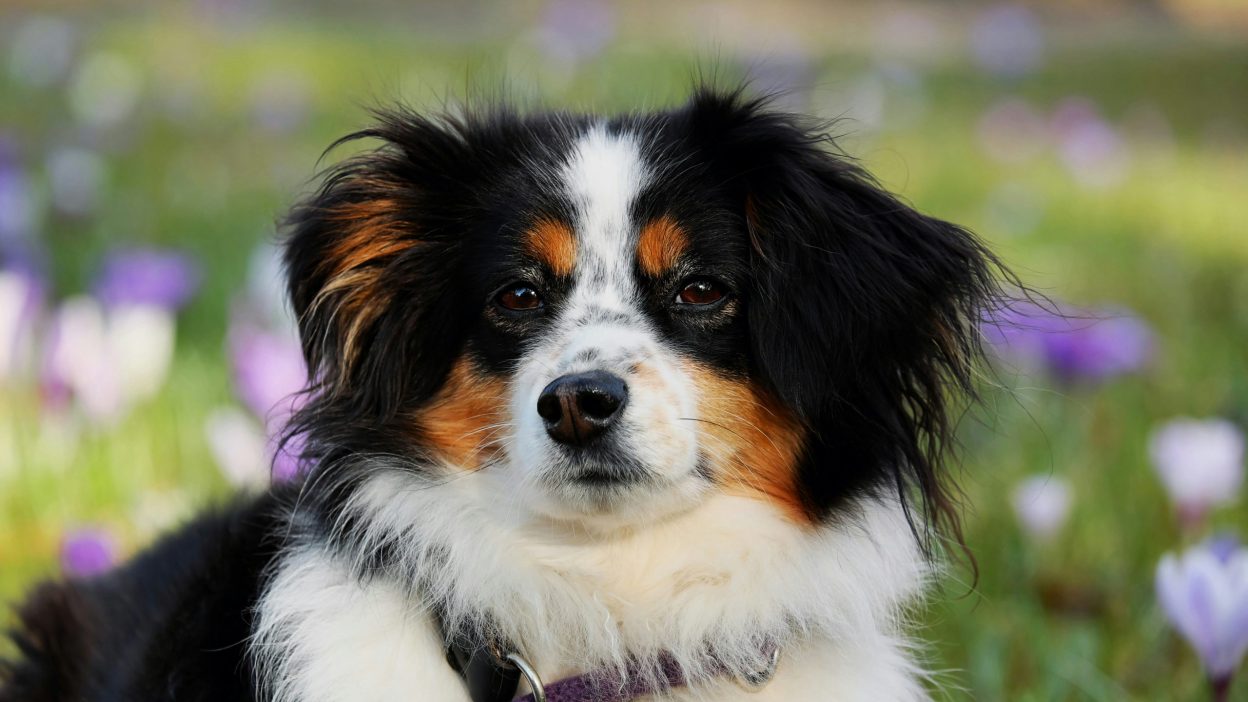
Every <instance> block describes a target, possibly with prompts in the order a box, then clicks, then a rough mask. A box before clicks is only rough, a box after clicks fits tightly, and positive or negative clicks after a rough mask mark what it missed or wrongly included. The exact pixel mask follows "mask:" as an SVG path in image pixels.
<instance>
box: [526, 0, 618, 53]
mask: <svg viewBox="0 0 1248 702" xmlns="http://www.w3.org/2000/svg"><path fill="white" fill-rule="evenodd" d="M614 37H615V11H614V9H613V8H612V7H611V3H610V2H609V1H608V0H549V1H548V2H547V3H546V7H545V9H544V10H543V11H542V14H541V18H540V19H539V21H538V27H537V30H536V36H535V41H536V42H537V46H538V48H539V49H540V50H541V51H542V52H543V53H545V54H546V56H547V58H548V59H550V60H552V61H570V62H576V61H581V60H585V59H589V58H593V57H594V56H596V55H598V54H599V53H600V52H601V51H602V50H603V49H605V48H607V45H608V44H610V43H611V39H612V38H614Z"/></svg>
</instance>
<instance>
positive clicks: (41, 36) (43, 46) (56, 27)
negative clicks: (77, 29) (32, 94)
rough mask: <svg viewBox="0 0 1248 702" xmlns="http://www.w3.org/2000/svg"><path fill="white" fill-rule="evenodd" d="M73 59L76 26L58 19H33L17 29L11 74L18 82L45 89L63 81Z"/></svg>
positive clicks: (13, 46) (10, 59)
mask: <svg viewBox="0 0 1248 702" xmlns="http://www.w3.org/2000/svg"><path fill="white" fill-rule="evenodd" d="M73 59H74V28H73V26H72V25H70V24H69V23H68V22H66V21H65V20H62V19H58V18H56V17H31V18H30V19H27V20H25V21H24V22H22V23H21V24H20V25H18V27H17V32H16V34H15V35H14V37H13V44H12V53H11V54H10V55H9V70H10V71H11V72H12V74H13V77H14V78H16V79H17V80H18V81H19V82H22V83H25V84H26V85H30V86H35V87H45V86H48V85H51V84H53V83H55V82H57V81H59V80H61V79H62V78H64V77H65V75H66V74H67V73H68V72H69V66H70V63H71V62H72V61H73Z"/></svg>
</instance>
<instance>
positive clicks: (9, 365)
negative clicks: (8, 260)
mask: <svg viewBox="0 0 1248 702" xmlns="http://www.w3.org/2000/svg"><path fill="white" fill-rule="evenodd" d="M43 296H44V290H43V282H42V281H41V280H40V279H39V278H38V277H36V276H35V275H34V274H33V273H30V272H27V271H23V270H19V269H0V381H4V380H8V379H11V378H14V377H16V376H18V375H20V374H21V373H22V371H23V370H25V369H26V366H27V364H28V363H29V362H30V359H31V353H32V350H33V348H34V335H35V322H36V320H37V319H38V317H39V315H40V311H41V309H42V307H43Z"/></svg>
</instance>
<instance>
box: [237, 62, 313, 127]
mask: <svg viewBox="0 0 1248 702" xmlns="http://www.w3.org/2000/svg"><path fill="white" fill-rule="evenodd" d="M309 92H310V91H309V88H308V81H307V79H306V78H305V77H304V76H302V75H300V74H298V73H294V72H292V71H283V70H271V71H267V72H265V73H262V74H261V75H260V76H259V77H258V78H257V79H256V82H255V84H254V85H252V89H251V112H252V116H253V118H254V119H255V121H256V124H258V125H259V126H260V127H261V128H263V129H266V130H268V131H270V132H275V133H282V132H291V131H294V130H295V129H297V128H298V127H299V126H300V125H301V124H303V122H304V121H305V120H306V119H307V116H308V112H309V109H308V108H309V105H310V104H311V98H310V96H309Z"/></svg>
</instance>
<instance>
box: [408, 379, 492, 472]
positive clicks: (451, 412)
mask: <svg viewBox="0 0 1248 702" xmlns="http://www.w3.org/2000/svg"><path fill="white" fill-rule="evenodd" d="M506 413H507V386H506V384H505V383H504V382H503V381H501V380H498V379H496V378H491V377H489V376H486V375H484V374H483V373H482V372H481V371H480V370H479V369H478V368H477V367H476V366H475V364H473V363H472V361H469V360H468V359H467V358H460V359H459V360H458V361H456V362H455V365H454V366H453V367H452V368H451V372H450V374H449V375H448V376H447V379H446V383H445V384H444V385H443V386H442V389H441V390H439V391H438V394H437V395H435V396H434V398H433V399H432V400H431V401H430V402H429V404H428V405H426V406H425V407H424V409H422V410H421V411H420V413H419V414H418V415H417V417H416V426H417V428H418V430H419V432H420V435H421V437H422V438H423V439H424V440H425V442H426V443H427V444H428V445H429V446H430V447H431V448H433V449H434V450H436V451H439V452H440V453H441V454H442V455H443V456H445V457H446V459H447V460H448V461H450V462H451V463H452V464H453V465H455V466H456V467H458V468H460V469H462V470H472V469H474V468H477V467H478V466H480V465H481V463H482V461H484V460H486V459H487V458H490V457H491V456H493V455H494V454H496V453H498V452H499V451H501V450H502V446H501V444H500V443H499V441H498V438H499V435H500V434H501V433H502V432H505V431H507V427H505V426H500V425H502V424H503V423H504V422H505V421H506Z"/></svg>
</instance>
